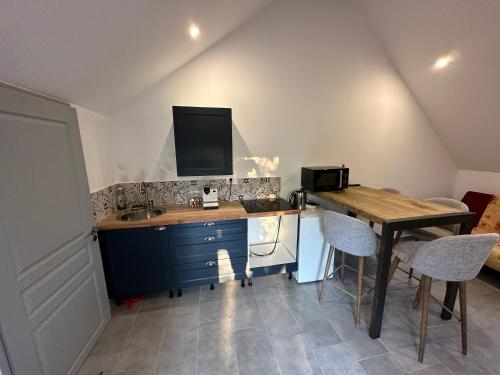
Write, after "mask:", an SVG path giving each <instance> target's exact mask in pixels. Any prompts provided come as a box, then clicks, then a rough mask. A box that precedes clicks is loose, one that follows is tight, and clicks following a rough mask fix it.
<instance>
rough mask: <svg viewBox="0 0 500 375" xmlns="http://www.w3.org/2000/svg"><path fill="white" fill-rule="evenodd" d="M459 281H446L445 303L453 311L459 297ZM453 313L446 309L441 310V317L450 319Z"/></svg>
mask: <svg viewBox="0 0 500 375" xmlns="http://www.w3.org/2000/svg"><path fill="white" fill-rule="evenodd" d="M457 292H458V283H457V282H453V281H447V282H446V294H445V295H444V301H443V305H445V306H446V307H447V308H448V309H450V310H451V311H453V309H454V308H455V300H456V299H457ZM451 317H452V315H451V314H450V313H449V312H448V311H446V310H445V309H443V310H441V319H443V320H450V319H451Z"/></svg>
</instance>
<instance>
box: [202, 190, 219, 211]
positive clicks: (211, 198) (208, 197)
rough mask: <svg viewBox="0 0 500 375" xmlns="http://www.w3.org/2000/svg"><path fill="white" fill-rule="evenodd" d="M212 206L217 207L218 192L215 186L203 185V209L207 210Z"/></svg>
mask: <svg viewBox="0 0 500 375" xmlns="http://www.w3.org/2000/svg"><path fill="white" fill-rule="evenodd" d="M214 208H219V193H218V191H217V188H211V187H210V186H209V185H205V186H204V187H203V209H204V210H209V209H214Z"/></svg>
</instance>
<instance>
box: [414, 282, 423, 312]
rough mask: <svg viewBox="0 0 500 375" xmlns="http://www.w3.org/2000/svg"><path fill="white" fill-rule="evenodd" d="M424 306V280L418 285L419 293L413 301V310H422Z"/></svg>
mask: <svg viewBox="0 0 500 375" xmlns="http://www.w3.org/2000/svg"><path fill="white" fill-rule="evenodd" d="M421 305H422V280H420V282H419V283H418V289H417V293H415V299H414V300H413V310H420V306H421Z"/></svg>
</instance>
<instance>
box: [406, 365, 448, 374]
mask: <svg viewBox="0 0 500 375" xmlns="http://www.w3.org/2000/svg"><path fill="white" fill-rule="evenodd" d="M411 375H453V373H452V372H451V371H450V370H448V369H447V368H446V367H444V366H443V365H437V366H431V367H427V368H424V369H422V370H417V371H413V372H411Z"/></svg>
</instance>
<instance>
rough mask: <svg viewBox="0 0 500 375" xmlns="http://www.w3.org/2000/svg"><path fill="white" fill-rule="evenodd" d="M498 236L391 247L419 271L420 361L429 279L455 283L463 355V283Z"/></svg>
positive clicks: (452, 238) (480, 263)
mask: <svg viewBox="0 0 500 375" xmlns="http://www.w3.org/2000/svg"><path fill="white" fill-rule="evenodd" d="M498 237H499V236H498V234H496V233H491V234H476V235H459V236H450V237H444V238H439V239H437V240H434V241H430V242H425V241H415V242H402V243H400V244H398V245H396V247H395V248H394V249H393V252H394V254H395V255H396V257H398V258H399V259H401V260H403V259H406V262H407V263H408V265H409V266H410V267H413V268H414V269H415V270H416V271H417V272H420V273H421V274H422V278H421V285H420V293H419V294H420V298H421V299H422V301H421V302H422V304H423V306H422V321H421V327H420V345H419V352H418V360H419V361H420V362H422V361H423V356H424V346H425V336H426V331H427V320H428V314H429V297H430V293H431V284H432V279H433V278H435V279H439V280H444V281H454V282H458V283H459V293H460V321H461V326H462V352H463V354H467V306H466V282H467V281H469V280H472V279H474V278H475V277H476V276H477V274H478V273H479V271H480V270H481V267H482V266H483V264H484V262H485V261H486V258H487V257H488V255H489V254H490V252H491V250H492V249H493V247H494V246H495V244H496V242H497V241H498Z"/></svg>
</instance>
